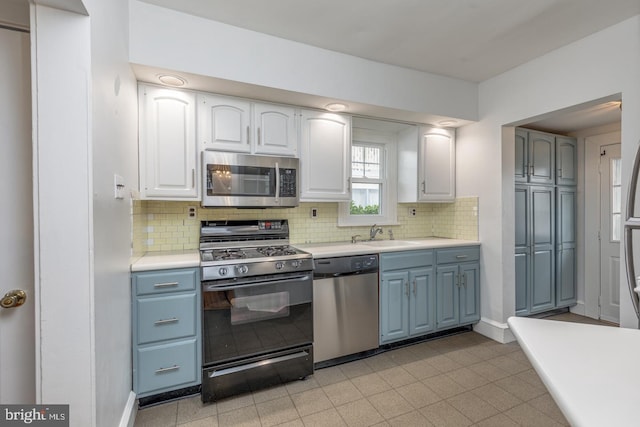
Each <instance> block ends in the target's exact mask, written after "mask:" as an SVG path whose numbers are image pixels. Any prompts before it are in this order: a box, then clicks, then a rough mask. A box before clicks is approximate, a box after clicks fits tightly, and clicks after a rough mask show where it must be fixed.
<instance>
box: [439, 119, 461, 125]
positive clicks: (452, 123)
mask: <svg viewBox="0 0 640 427" xmlns="http://www.w3.org/2000/svg"><path fill="white" fill-rule="evenodd" d="M456 123H458V121H457V120H440V121H439V122H438V126H453V125H455V124H456Z"/></svg>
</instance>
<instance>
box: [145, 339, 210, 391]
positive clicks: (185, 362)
mask: <svg viewBox="0 0 640 427" xmlns="http://www.w3.org/2000/svg"><path fill="white" fill-rule="evenodd" d="M137 353H138V354H137V359H138V372H137V385H138V389H139V390H142V391H143V393H144V390H147V391H152V390H155V391H165V390H172V389H176V388H182V387H187V386H190V385H193V384H194V383H196V382H198V379H199V378H198V373H199V372H200V369H201V367H200V366H198V365H197V363H198V357H197V343H196V339H195V338H191V339H188V340H181V341H174V342H170V343H167V344H160V345H157V346H152V347H143V348H138V351H137ZM140 394H142V393H140Z"/></svg>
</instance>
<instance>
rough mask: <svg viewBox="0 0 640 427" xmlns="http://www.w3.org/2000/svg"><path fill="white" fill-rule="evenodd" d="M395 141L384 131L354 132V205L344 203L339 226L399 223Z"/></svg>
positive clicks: (352, 147) (352, 184)
mask: <svg viewBox="0 0 640 427" xmlns="http://www.w3.org/2000/svg"><path fill="white" fill-rule="evenodd" d="M395 159H396V146H395V139H394V138H393V137H392V136H391V135H389V134H387V133H385V132H380V131H371V130H365V129H354V130H353V142H352V146H351V202H350V203H342V204H341V206H340V213H339V216H338V225H344V226H346V225H373V224H374V223H375V224H379V225H383V224H395V223H396V204H397V196H396V177H395V175H396V167H395V161H396V160H395Z"/></svg>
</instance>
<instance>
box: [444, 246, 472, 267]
mask: <svg viewBox="0 0 640 427" xmlns="http://www.w3.org/2000/svg"><path fill="white" fill-rule="evenodd" d="M479 259H480V248H479V247H478V246H466V247H460V248H449V249H439V250H437V251H436V261H437V263H438V264H447V263H451V262H465V261H478V260H479Z"/></svg>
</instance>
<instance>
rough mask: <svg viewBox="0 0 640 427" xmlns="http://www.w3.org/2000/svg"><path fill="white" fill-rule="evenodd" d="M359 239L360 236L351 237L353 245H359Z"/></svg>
mask: <svg viewBox="0 0 640 427" xmlns="http://www.w3.org/2000/svg"><path fill="white" fill-rule="evenodd" d="M358 237H360V235H359V234H356V235H354V236H351V243H358Z"/></svg>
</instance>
